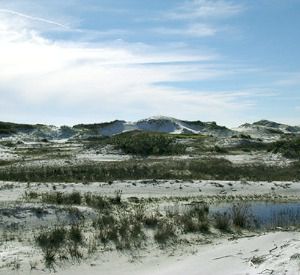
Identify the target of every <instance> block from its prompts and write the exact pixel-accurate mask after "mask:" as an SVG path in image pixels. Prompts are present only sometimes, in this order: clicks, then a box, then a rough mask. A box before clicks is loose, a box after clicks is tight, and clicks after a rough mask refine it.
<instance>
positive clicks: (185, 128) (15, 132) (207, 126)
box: [0, 116, 300, 140]
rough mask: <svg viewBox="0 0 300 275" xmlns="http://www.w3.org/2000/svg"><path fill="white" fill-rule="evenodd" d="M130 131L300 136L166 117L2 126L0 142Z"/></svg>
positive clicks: (295, 129) (274, 128)
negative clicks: (57, 124) (67, 124)
mask: <svg viewBox="0 0 300 275" xmlns="http://www.w3.org/2000/svg"><path fill="white" fill-rule="evenodd" d="M130 131H142V132H158V133H169V134H202V135H211V136H215V137H220V138H224V137H231V136H236V135H242V134H245V135H247V136H250V137H252V138H261V139H278V138H279V137H280V136H281V135H284V134H300V127H299V126H290V125H286V124H280V123H277V122H273V121H269V120H260V121H257V122H254V123H252V124H250V123H245V124H243V125H241V126H239V127H238V128H235V129H229V128H226V127H225V126H220V125H218V124H217V123H216V122H203V121H200V120H197V121H187V120H180V119H176V118H172V117H164V116H157V117H150V118H146V119H142V120H138V121H136V122H128V121H125V120H114V121H111V122H103V123H94V124H78V125H74V126H61V127H57V126H52V125H43V124H35V125H31V124H17V123H10V122H0V138H1V137H2V138H5V137H6V138H9V137H18V138H20V139H29V140H30V139H49V140H53V139H69V138H88V137H97V136H114V135H118V134H121V133H124V132H130Z"/></svg>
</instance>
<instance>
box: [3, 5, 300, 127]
mask: <svg viewBox="0 0 300 275" xmlns="http://www.w3.org/2000/svg"><path fill="white" fill-rule="evenodd" d="M299 12H300V1H299V0H285V1H282V0H252V1H250V0H248V1H246V0H240V1H234V0H186V1H184V0H180V1H179V0H164V1H161V0H151V1H140V0H120V1H109V0H85V1H83V0H66V1H58V0H52V1H42V0H19V1H17V0H16V1H12V0H10V1H3V0H0V71H1V73H0V120H2V121H16V122H26V123H28V122H29V123H50V124H57V125H61V124H75V123H81V122H91V123H92V122H101V121H108V120H113V119H125V120H137V119H141V118H145V117H149V116H154V115H164V116H172V117H177V118H181V119H189V120H203V121H213V120H214V121H217V122H218V123H220V124H223V125H227V126H237V125H239V124H242V123H244V122H246V121H248V122H253V121H256V120H259V119H262V118H264V119H270V120H275V121H279V122H284V123H289V124H294V125H300V90H299V89H300V53H299V46H300V31H299V30H300V16H299Z"/></svg>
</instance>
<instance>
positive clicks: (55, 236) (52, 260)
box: [35, 226, 85, 269]
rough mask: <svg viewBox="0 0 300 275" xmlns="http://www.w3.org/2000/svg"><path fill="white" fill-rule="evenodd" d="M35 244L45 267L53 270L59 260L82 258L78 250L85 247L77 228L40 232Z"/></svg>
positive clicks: (80, 232) (82, 237) (81, 234)
mask: <svg viewBox="0 0 300 275" xmlns="http://www.w3.org/2000/svg"><path fill="white" fill-rule="evenodd" d="M35 242H36V244H37V246H38V247H40V249H41V250H42V252H43V256H44V262H45V266H46V267H47V268H49V269H54V265H55V264H56V263H57V261H59V260H69V259H73V260H74V259H75V260H79V259H81V258H82V257H83V255H82V253H81V252H80V248H81V247H82V246H84V245H85V241H84V235H83V233H82V231H81V229H80V228H79V227H78V226H72V227H71V228H69V229H67V228H66V227H60V228H54V229H50V230H45V231H41V232H40V233H39V234H38V235H37V236H36V237H35Z"/></svg>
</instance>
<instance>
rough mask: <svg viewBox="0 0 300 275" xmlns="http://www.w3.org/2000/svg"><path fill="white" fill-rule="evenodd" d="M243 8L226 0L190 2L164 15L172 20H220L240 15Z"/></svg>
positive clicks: (196, 0)
mask: <svg viewBox="0 0 300 275" xmlns="http://www.w3.org/2000/svg"><path fill="white" fill-rule="evenodd" d="M243 10H244V6H242V5H241V4H237V3H236V2H235V3H233V2H232V1H227V0H192V1H187V2H185V3H184V4H182V5H180V6H179V7H177V8H176V9H174V10H173V11H170V12H169V13H167V14H166V16H165V17H166V18H168V19H174V20H180V19H181V20H194V19H222V18H227V17H230V16H233V15H236V14H239V13H241V12H242V11H243Z"/></svg>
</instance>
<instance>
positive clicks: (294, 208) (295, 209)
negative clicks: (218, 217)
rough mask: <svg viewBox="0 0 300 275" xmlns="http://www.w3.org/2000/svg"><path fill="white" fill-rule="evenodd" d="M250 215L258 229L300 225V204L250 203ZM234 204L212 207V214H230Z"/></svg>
mask: <svg viewBox="0 0 300 275" xmlns="http://www.w3.org/2000/svg"><path fill="white" fill-rule="evenodd" d="M246 204H247V205H248V206H249V214H250V216H251V220H252V222H253V223H254V224H255V225H256V226H257V227H264V228H274V227H288V226H299V225H300V202H289V203H278V202H249V203H246ZM232 205H233V203H220V204H215V205H210V208H209V210H210V213H211V214H213V213H216V212H228V213H230V210H231V208H232Z"/></svg>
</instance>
